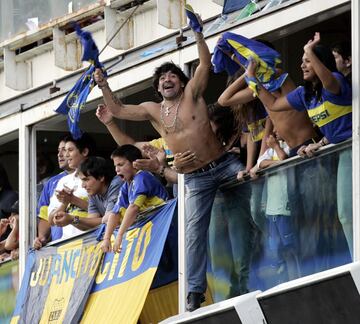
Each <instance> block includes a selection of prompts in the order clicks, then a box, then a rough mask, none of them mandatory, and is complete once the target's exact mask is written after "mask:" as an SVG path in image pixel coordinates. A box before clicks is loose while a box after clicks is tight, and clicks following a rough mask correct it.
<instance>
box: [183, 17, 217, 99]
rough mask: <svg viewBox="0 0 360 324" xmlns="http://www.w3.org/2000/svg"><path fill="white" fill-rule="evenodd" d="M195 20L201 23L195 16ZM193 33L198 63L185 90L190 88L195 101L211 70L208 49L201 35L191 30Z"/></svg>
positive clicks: (201, 91) (205, 84)
mask: <svg viewBox="0 0 360 324" xmlns="http://www.w3.org/2000/svg"><path fill="white" fill-rule="evenodd" d="M197 18H198V20H199V21H200V22H201V19H200V17H199V16H197ZM201 23H202V22H201ZM193 32H194V35H195V40H196V45H197V48H198V53H199V61H200V62H199V65H198V67H197V68H196V70H195V74H194V77H193V78H192V79H191V80H190V81H189V83H188V86H187V87H186V88H191V90H192V92H193V97H194V99H195V100H196V99H197V98H199V97H201V96H202V95H203V93H204V91H205V89H206V87H207V84H208V80H209V75H210V69H211V55H210V51H209V48H208V46H207V44H206V42H205V39H204V35H203V33H202V32H197V31H195V30H193Z"/></svg>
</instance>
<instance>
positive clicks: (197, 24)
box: [185, 4, 203, 33]
mask: <svg viewBox="0 0 360 324" xmlns="http://www.w3.org/2000/svg"><path fill="white" fill-rule="evenodd" d="M185 13H186V16H187V17H188V18H189V25H190V27H191V29H192V30H193V31H195V32H197V33H201V32H202V30H203V25H202V21H201V20H200V19H199V17H198V16H197V14H196V13H195V12H194V9H193V8H192V7H191V6H190V5H189V4H185Z"/></svg>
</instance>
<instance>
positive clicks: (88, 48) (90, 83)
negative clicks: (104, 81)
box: [55, 22, 102, 139]
mask: <svg viewBox="0 0 360 324" xmlns="http://www.w3.org/2000/svg"><path fill="white" fill-rule="evenodd" d="M73 26H74V28H75V31H76V34H77V35H78V37H79V38H80V41H81V44H82V46H83V55H82V58H81V60H82V61H88V62H90V63H91V66H90V67H89V68H88V69H87V70H86V71H85V72H84V73H83V75H82V76H81V77H80V79H79V80H78V81H77V82H76V84H75V85H74V87H73V88H72V89H71V90H70V91H69V93H68V94H67V96H66V97H65V99H64V100H63V102H62V103H61V104H60V106H59V107H58V108H57V109H56V110H55V111H56V112H57V113H59V114H64V115H68V118H67V123H68V127H69V131H70V133H71V135H72V136H73V138H74V139H78V138H80V137H81V136H82V131H81V129H80V128H79V121H80V113H81V110H82V109H83V108H84V107H85V103H86V99H87V97H88V95H89V93H90V92H91V90H92V89H93V87H94V85H95V81H94V79H93V72H94V71H95V68H98V67H100V68H101V67H102V64H101V63H100V62H99V58H98V56H99V50H98V48H97V46H96V44H95V42H94V40H93V38H92V36H91V33H89V32H87V31H83V30H82V29H81V28H80V26H79V25H78V24H76V23H75V22H74V23H73Z"/></svg>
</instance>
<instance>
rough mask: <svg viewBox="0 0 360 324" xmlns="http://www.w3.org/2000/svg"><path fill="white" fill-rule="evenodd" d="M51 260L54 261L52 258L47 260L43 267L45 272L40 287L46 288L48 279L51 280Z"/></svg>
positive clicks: (40, 279) (42, 274)
mask: <svg viewBox="0 0 360 324" xmlns="http://www.w3.org/2000/svg"><path fill="white" fill-rule="evenodd" d="M51 260H52V257H51V256H50V257H49V258H47V259H45V262H44V266H43V271H42V273H41V277H40V278H39V285H40V286H44V285H45V284H46V283H47V281H48V279H49V272H50V268H51Z"/></svg>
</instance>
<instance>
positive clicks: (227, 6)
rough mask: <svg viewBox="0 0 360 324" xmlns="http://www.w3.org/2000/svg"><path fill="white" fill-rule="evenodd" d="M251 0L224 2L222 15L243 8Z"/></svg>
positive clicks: (227, 0)
mask: <svg viewBox="0 0 360 324" xmlns="http://www.w3.org/2000/svg"><path fill="white" fill-rule="evenodd" d="M250 1H251V0H225V1H224V8H223V11H222V13H223V15H224V14H229V13H231V12H233V11H236V10H240V9H242V8H244V7H245V6H246V5H247V4H248V3H249V2H250Z"/></svg>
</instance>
